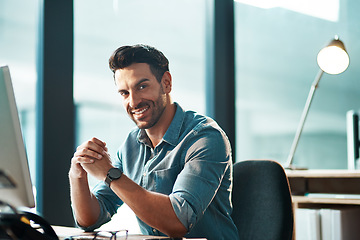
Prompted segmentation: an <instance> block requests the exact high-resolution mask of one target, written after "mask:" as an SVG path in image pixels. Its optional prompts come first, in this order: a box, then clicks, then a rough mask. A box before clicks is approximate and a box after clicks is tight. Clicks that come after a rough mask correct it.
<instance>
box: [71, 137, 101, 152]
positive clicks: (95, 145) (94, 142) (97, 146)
mask: <svg viewBox="0 0 360 240" xmlns="http://www.w3.org/2000/svg"><path fill="white" fill-rule="evenodd" d="M83 148H86V149H90V150H92V151H95V152H97V153H99V154H106V150H105V148H106V147H105V145H104V144H103V142H102V141H100V140H98V139H97V138H92V139H90V140H88V141H86V142H84V143H83V144H81V145H80V146H79V147H78V148H77V150H80V149H83Z"/></svg>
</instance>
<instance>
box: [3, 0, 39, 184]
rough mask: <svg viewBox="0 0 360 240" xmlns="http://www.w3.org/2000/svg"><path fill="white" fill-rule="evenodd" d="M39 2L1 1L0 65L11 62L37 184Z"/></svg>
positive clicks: (32, 174) (33, 177) (32, 172)
mask: <svg viewBox="0 0 360 240" xmlns="http://www.w3.org/2000/svg"><path fill="white" fill-rule="evenodd" d="M38 6H39V4H38V1H25V0H20V1H12V0H3V1H0V33H1V34H0V65H8V66H9V68H10V73H11V77H12V81H13V87H14V91H15V98H16V103H17V107H18V111H19V115H20V121H21V127H22V132H23V136H24V141H25V145H26V150H27V154H28V160H29V167H30V172H31V177H32V182H33V184H35V97H36V77H37V76H36V41H37V35H38V34H37V29H38V21H37V19H38Z"/></svg>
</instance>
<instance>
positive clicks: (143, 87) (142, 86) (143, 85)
mask: <svg viewBox="0 0 360 240" xmlns="http://www.w3.org/2000/svg"><path fill="white" fill-rule="evenodd" d="M146 87H147V85H146V84H141V85H140V86H139V90H143V89H145V88H146Z"/></svg>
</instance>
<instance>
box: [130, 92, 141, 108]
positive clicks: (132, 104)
mask: <svg viewBox="0 0 360 240" xmlns="http://www.w3.org/2000/svg"><path fill="white" fill-rule="evenodd" d="M128 99H129V106H130V107H131V108H136V107H137V106H138V105H139V103H140V98H139V96H137V94H134V93H130V94H129V98H128Z"/></svg>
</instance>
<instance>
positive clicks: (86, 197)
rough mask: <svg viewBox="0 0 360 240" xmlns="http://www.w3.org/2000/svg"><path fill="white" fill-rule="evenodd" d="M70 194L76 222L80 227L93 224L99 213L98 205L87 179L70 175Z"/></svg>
mask: <svg viewBox="0 0 360 240" xmlns="http://www.w3.org/2000/svg"><path fill="white" fill-rule="evenodd" d="M70 196H71V202H72V206H73V209H74V214H75V217H76V220H77V222H78V223H79V224H80V225H81V226H82V227H89V226H91V225H93V224H95V223H96V221H97V219H98V217H99V215H100V206H99V202H98V200H97V199H96V198H95V196H94V195H93V194H92V193H91V191H90V189H89V186H88V183H87V179H78V178H71V177H70Z"/></svg>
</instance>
